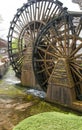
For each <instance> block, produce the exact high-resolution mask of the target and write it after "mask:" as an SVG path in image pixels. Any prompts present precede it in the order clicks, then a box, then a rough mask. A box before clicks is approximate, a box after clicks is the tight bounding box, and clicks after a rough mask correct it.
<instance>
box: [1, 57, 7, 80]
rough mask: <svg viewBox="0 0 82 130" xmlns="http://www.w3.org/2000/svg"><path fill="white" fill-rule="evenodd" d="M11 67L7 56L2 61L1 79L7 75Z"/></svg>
mask: <svg viewBox="0 0 82 130" xmlns="http://www.w3.org/2000/svg"><path fill="white" fill-rule="evenodd" d="M8 66H9V59H8V57H7V56H5V57H2V58H1V59H0V78H1V77H2V76H3V75H4V74H5V72H6V71H7V69H8Z"/></svg>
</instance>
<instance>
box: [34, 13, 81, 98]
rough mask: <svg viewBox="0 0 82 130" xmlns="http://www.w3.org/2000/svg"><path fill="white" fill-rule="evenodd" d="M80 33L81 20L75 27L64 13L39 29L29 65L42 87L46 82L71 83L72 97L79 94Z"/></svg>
mask: <svg viewBox="0 0 82 130" xmlns="http://www.w3.org/2000/svg"><path fill="white" fill-rule="evenodd" d="M81 33H82V20H81V19H80V22H79V25H78V26H77V30H76V28H75V26H74V25H73V18H72V17H70V15H68V14H65V15H63V16H60V17H58V18H56V19H54V20H52V21H51V22H49V23H48V24H47V25H46V26H45V27H44V28H43V30H42V31H41V32H40V33H39V35H38V37H37V39H36V42H35V47H34V52H33V66H34V72H35V76H36V79H37V80H38V83H39V84H40V86H41V87H42V88H43V90H44V91H46V90H47V87H48V83H49V82H50V83H51V84H52V86H53V84H56V85H59V86H67V87H69V86H70V87H72V86H74V87H75V92H76V98H79V97H81V93H82V90H81V86H82V85H81V83H82V36H81ZM68 81H69V82H68Z"/></svg>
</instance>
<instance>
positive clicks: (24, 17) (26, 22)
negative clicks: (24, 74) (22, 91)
mask: <svg viewBox="0 0 82 130" xmlns="http://www.w3.org/2000/svg"><path fill="white" fill-rule="evenodd" d="M62 5H63V4H62V3H61V2H59V1H53V0H40V1H38V0H32V1H29V2H28V3H26V4H24V5H23V6H22V7H21V8H20V9H18V11H17V13H16V15H15V17H14V18H13V20H12V22H11V25H10V29H9V33H8V52H9V58H10V62H11V64H12V67H13V69H14V71H15V72H16V75H18V76H19V77H20V76H21V67H22V63H23V59H24V53H23V52H24V45H25V43H24V40H25V39H24V36H25V33H26V32H27V31H28V32H29V31H30V34H29V37H28V40H30V43H31V44H33V42H34V40H35V39H36V37H37V36H35V31H37V34H38V33H39V31H40V30H41V28H42V27H43V25H45V23H47V22H48V21H49V20H50V19H52V18H53V17H55V16H57V15H58V16H60V15H61V14H62V13H64V12H65V11H66V8H63V7H62ZM37 23H39V29H37V27H36V25H37ZM32 26H33V28H31V27H32ZM28 40H27V42H28ZM27 44H28V43H27ZM31 57H32V56H31Z"/></svg>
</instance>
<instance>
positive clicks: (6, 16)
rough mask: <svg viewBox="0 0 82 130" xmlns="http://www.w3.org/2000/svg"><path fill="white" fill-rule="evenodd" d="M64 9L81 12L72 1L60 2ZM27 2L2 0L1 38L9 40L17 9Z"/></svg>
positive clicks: (0, 9)
mask: <svg viewBox="0 0 82 130" xmlns="http://www.w3.org/2000/svg"><path fill="white" fill-rule="evenodd" d="M60 1H61V2H62V3H63V7H67V8H68V10H69V11H80V9H79V5H77V4H74V3H72V0H60ZM26 2H27V0H0V15H1V16H2V18H3V22H2V23H0V37H1V38H5V39H7V35H8V29H9V27H10V21H12V19H13V17H14V15H15V14H16V12H17V9H18V8H20V7H21V6H22V5H23V4H24V3H26Z"/></svg>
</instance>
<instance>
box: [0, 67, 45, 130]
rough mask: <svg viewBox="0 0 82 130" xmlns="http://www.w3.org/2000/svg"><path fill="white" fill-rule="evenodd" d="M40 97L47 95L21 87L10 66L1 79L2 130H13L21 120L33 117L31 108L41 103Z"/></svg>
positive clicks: (0, 121) (0, 118)
mask: <svg viewBox="0 0 82 130" xmlns="http://www.w3.org/2000/svg"><path fill="white" fill-rule="evenodd" d="M27 93H28V94H27ZM33 93H34V95H33ZM35 95H36V96H35ZM38 96H41V98H43V97H44V96H45V93H44V92H41V91H37V90H34V89H29V88H28V89H27V88H25V87H23V86H21V84H20V80H19V79H18V78H17V77H15V73H14V71H13V69H12V67H11V66H10V67H9V69H8V71H7V72H6V74H5V75H4V76H3V78H2V79H0V130H12V129H13V127H14V126H15V125H16V124H17V123H19V122H20V121H21V120H23V119H25V118H26V117H29V116H31V115H33V112H32V111H33V110H32V109H30V107H31V108H32V106H34V105H35V104H36V103H38V102H39V98H38Z"/></svg>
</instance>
